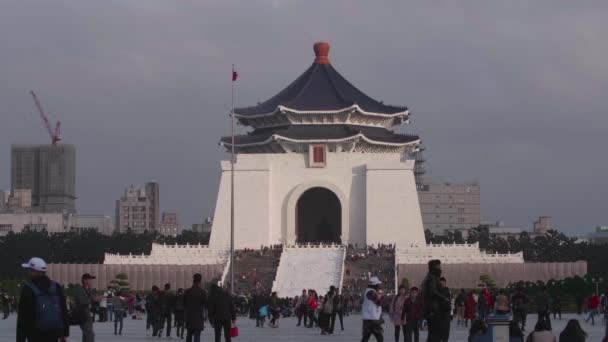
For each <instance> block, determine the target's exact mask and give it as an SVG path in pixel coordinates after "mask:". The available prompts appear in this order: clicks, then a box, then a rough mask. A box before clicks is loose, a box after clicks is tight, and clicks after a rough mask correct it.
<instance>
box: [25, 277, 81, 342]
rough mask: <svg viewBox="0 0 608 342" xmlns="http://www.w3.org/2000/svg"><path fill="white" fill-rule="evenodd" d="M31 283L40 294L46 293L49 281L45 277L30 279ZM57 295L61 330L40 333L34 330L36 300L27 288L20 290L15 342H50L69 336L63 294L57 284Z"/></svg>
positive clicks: (66, 309) (66, 310)
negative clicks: (61, 323) (61, 324)
mask: <svg viewBox="0 0 608 342" xmlns="http://www.w3.org/2000/svg"><path fill="white" fill-rule="evenodd" d="M31 282H32V283H33V284H34V285H36V287H37V288H38V289H39V290H40V292H42V293H48V289H49V286H50V285H51V280H50V279H49V278H48V277H47V276H43V277H39V278H35V279H32V280H31ZM57 294H58V295H59V298H60V301H61V314H62V316H63V317H62V318H63V329H62V330H58V331H54V332H42V331H39V330H37V329H36V298H35V297H34V292H33V291H32V289H30V288H29V286H25V285H24V286H23V287H22V288H21V296H20V297H19V314H18V315H17V342H25V341H26V340H28V341H30V342H39V341H52V340H55V341H56V340H57V339H58V338H59V337H63V336H66V337H67V336H70V326H69V322H68V308H67V305H66V301H65V294H64V293H63V288H62V287H61V285H59V284H57Z"/></svg>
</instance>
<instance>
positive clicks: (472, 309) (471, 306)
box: [464, 292, 477, 327]
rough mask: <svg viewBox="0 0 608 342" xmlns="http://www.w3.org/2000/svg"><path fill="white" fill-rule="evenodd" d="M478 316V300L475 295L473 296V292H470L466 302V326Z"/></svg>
mask: <svg viewBox="0 0 608 342" xmlns="http://www.w3.org/2000/svg"><path fill="white" fill-rule="evenodd" d="M476 316H477V302H475V297H474V296H473V292H469V294H468V295H467V299H466V301H465V302H464V326H465V327H468V321H471V324H472V323H473V321H474V320H475V318H476Z"/></svg>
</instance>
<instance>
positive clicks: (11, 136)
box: [0, 0, 608, 232]
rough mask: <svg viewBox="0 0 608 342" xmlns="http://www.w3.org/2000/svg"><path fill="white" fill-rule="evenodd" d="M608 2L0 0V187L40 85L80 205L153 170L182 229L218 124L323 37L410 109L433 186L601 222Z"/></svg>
mask: <svg viewBox="0 0 608 342" xmlns="http://www.w3.org/2000/svg"><path fill="white" fill-rule="evenodd" d="M607 10H608V4H607V3H606V2H603V1H590V2H585V3H580V2H576V3H575V2H571V1H565V0H561V1H549V0H547V1H537V2H534V3H530V2H525V1H509V2H486V1H466V2H465V1H419V2H414V3H412V2H389V3H385V4H383V5H380V4H379V3H378V2H370V1H331V2H327V1H323V2H322V1H240V2H237V1H174V2H170V1H163V0H147V1H95V2H92V1H87V2H82V1H53V2H47V1H19V0H6V1H3V2H2V3H1V4H0V103H1V104H2V106H0V115H1V118H2V119H3V120H2V125H0V146H4V148H5V150H4V151H5V152H4V153H1V154H0V174H1V175H3V176H2V177H0V188H8V187H9V177H10V167H9V163H10V155H9V145H10V143H12V142H46V141H47V138H46V135H45V133H44V130H43V128H42V124H41V122H40V121H39V119H38V117H37V114H36V113H35V110H34V107H33V104H32V103H31V100H30V99H29V97H28V95H27V91H28V90H29V89H30V88H33V89H36V90H37V91H38V92H39V94H40V97H41V98H42V100H43V102H44V105H45V106H46V107H47V109H48V111H49V112H50V113H51V116H52V118H53V119H60V120H62V121H63V127H64V138H65V142H69V143H74V144H76V145H77V148H78V152H77V153H78V155H77V159H78V170H77V171H78V184H77V187H78V196H79V202H78V205H79V210H80V211H81V212H89V213H92V212H95V213H106V214H112V212H113V201H114V200H115V199H116V198H117V197H118V196H119V195H120V193H121V192H122V189H123V187H124V186H126V185H129V184H131V183H136V184H139V183H142V182H144V181H146V180H147V179H155V180H158V181H159V182H160V183H161V192H162V204H161V205H162V207H163V209H166V210H172V209H175V210H178V211H179V212H180V214H181V218H182V221H183V222H184V223H187V224H189V223H191V222H195V221H199V220H200V219H202V217H204V216H208V215H210V214H211V213H212V210H213V206H214V204H215V203H214V202H215V194H216V191H217V184H218V181H219V160H220V159H221V158H226V155H225V154H224V153H223V151H222V150H221V149H220V148H219V147H218V145H217V141H218V138H219V136H220V135H222V134H226V133H228V132H229V121H228V117H227V115H226V113H227V112H228V111H229V106H230V78H229V77H230V65H231V64H232V63H236V64H237V66H238V68H239V74H240V78H239V81H238V85H237V103H238V104H239V105H249V104H254V103H255V102H257V101H261V100H264V99H266V98H268V97H269V96H271V95H273V94H275V93H276V92H277V91H278V90H280V89H281V88H282V87H284V86H285V85H287V84H288V83H289V82H290V81H292V80H293V79H294V78H295V77H297V76H298V75H299V74H300V73H301V72H303V71H304V70H305V68H306V67H307V66H308V65H309V64H310V63H311V62H312V49H311V45H312V43H313V42H314V41H316V40H328V41H329V42H330V43H331V44H332V51H331V52H330V59H331V60H332V62H333V64H334V66H336V68H337V69H338V70H339V71H340V72H342V73H343V74H344V75H345V76H346V77H347V78H348V79H349V80H351V81H352V82H353V83H354V84H356V85H357V86H359V87H360V88H361V89H362V90H364V91H365V92H367V93H368V94H369V95H371V96H373V97H376V98H378V99H380V100H383V101H385V102H387V103H394V104H405V105H408V106H410V107H411V108H412V110H413V113H414V115H413V122H412V125H410V126H407V127H402V128H400V130H403V131H408V132H417V133H419V134H420V135H421V136H422V137H423V139H424V141H425V143H426V144H427V147H428V153H427V157H428V159H429V163H428V166H429V168H430V170H431V174H432V176H433V178H435V179H437V180H452V181H457V180H471V179H475V180H479V181H480V182H481V184H482V202H483V208H482V211H483V213H484V214H485V215H486V216H490V217H495V218H501V219H504V220H505V221H507V222H508V223H511V224H516V225H521V226H524V227H529V226H530V224H531V221H532V220H533V219H535V217H536V216H538V215H541V214H542V215H551V216H553V217H554V220H555V224H556V225H557V226H558V227H559V228H561V229H565V230H569V231H570V232H584V231H586V230H590V229H591V228H592V227H593V226H595V225H598V224H605V223H607V222H608V218H607V217H606V214H605V197H606V195H607V194H608V185H607V183H606V182H605V181H604V178H605V170H606V169H607V167H608V157H607V154H606V153H605V151H604V149H605V146H606V138H605V136H606V133H605V132H606V127H608V118H607V116H606V112H607V110H606V109H607V105H606V103H605V101H604V99H603V97H604V95H605V94H606V93H607V91H608V64H606V63H605V56H606V55H607V54H608V44H607V43H606V40H605V38H604V37H603V33H604V32H608V20H607V19H608V18H607V15H606V13H608V11H607Z"/></svg>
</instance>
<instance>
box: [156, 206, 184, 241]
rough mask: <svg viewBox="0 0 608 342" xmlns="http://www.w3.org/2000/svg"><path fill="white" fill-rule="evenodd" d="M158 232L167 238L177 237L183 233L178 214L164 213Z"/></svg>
mask: <svg viewBox="0 0 608 342" xmlns="http://www.w3.org/2000/svg"><path fill="white" fill-rule="evenodd" d="M158 232H159V233H160V234H161V235H165V236H177V235H179V234H180V233H181V228H180V226H179V220H178V219H177V213H176V212H163V214H162V216H161V220H160V224H159V229H158Z"/></svg>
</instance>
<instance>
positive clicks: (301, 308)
mask: <svg viewBox="0 0 608 342" xmlns="http://www.w3.org/2000/svg"><path fill="white" fill-rule="evenodd" d="M307 302H308V295H307V294H306V290H302V295H301V296H300V297H298V300H297V301H296V305H295V310H296V316H297V317H298V324H297V325H296V326H298V327H299V326H300V325H302V318H304V326H306V325H307V322H308V306H307Z"/></svg>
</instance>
